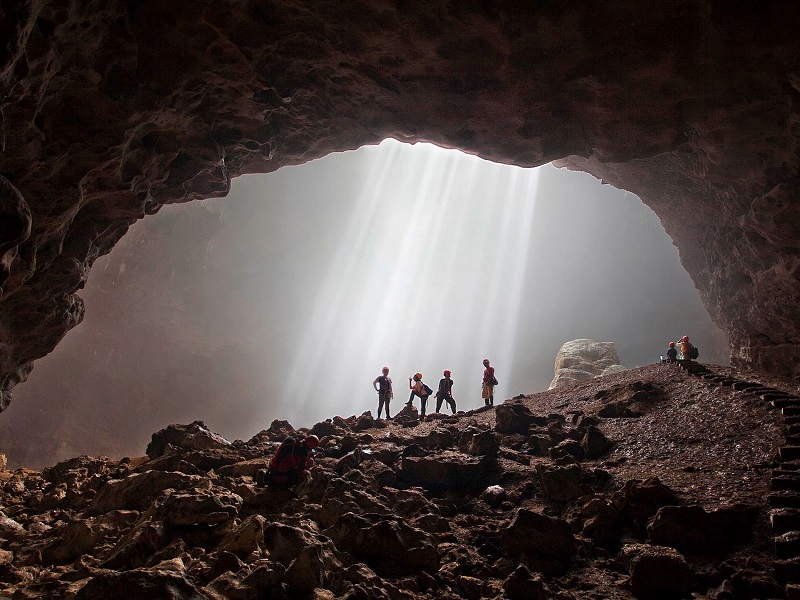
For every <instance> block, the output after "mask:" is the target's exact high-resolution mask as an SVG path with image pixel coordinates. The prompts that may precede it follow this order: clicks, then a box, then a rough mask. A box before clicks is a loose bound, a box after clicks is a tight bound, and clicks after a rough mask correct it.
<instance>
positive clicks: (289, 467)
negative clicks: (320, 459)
mask: <svg viewBox="0 0 800 600" xmlns="http://www.w3.org/2000/svg"><path fill="white" fill-rule="evenodd" d="M317 446H319V438H318V437H317V436H315V435H309V436H307V437H302V436H291V435H290V436H289V437H287V438H286V439H285V440H283V442H281V445H280V446H278V451H277V452H276V453H275V455H274V456H273V457H272V460H270V462H269V471H268V472H267V483H269V484H270V485H279V486H284V487H291V486H293V485H295V484H297V483H300V482H301V481H303V480H304V479H305V478H306V477H308V476H309V475H310V472H309V469H311V467H312V466H314V458H313V456H314V449H315V448H316V447H317Z"/></svg>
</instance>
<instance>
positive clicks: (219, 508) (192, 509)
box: [163, 486, 242, 527]
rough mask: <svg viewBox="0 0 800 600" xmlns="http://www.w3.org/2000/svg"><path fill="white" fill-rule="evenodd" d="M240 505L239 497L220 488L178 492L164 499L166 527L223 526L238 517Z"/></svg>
mask: <svg viewBox="0 0 800 600" xmlns="http://www.w3.org/2000/svg"><path fill="white" fill-rule="evenodd" d="M241 506H242V499H241V497H240V496H238V495H236V494H234V493H233V492H230V491H228V490H227V489H225V488H221V487H218V486H213V487H211V488H209V489H199V488H195V489H190V490H183V491H175V492H172V493H171V494H170V495H169V496H167V497H166V498H165V499H164V505H163V511H164V524H165V525H167V526H168V527H185V526H187V525H201V524H203V525H212V524H217V523H223V522H225V521H230V520H231V519H233V518H234V517H236V515H237V514H239V509H240V508H241Z"/></svg>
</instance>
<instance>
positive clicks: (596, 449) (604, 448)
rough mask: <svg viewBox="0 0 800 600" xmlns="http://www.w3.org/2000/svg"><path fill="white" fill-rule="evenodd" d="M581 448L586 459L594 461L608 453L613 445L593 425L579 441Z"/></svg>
mask: <svg viewBox="0 0 800 600" xmlns="http://www.w3.org/2000/svg"><path fill="white" fill-rule="evenodd" d="M581 447H582V448H583V451H584V454H585V456H586V458H589V459H594V458H600V457H601V456H603V455H604V454H606V453H608V452H609V451H610V450H611V449H612V448H613V447H614V443H613V442H612V441H610V440H609V439H608V438H607V437H606V436H605V434H604V433H603V432H602V431H600V429H598V428H597V427H595V426H594V425H589V426H588V427H587V428H586V433H585V434H584V436H583V439H582V440H581Z"/></svg>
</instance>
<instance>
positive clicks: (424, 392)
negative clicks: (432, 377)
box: [406, 373, 433, 421]
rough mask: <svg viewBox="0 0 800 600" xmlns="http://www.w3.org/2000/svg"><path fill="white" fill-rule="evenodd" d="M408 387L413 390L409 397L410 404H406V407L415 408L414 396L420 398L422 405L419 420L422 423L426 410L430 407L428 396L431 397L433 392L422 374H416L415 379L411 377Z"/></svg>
mask: <svg viewBox="0 0 800 600" xmlns="http://www.w3.org/2000/svg"><path fill="white" fill-rule="evenodd" d="M408 387H409V389H410V390H411V394H410V395H409V397H408V402H406V406H413V405H414V396H417V397H419V404H420V411H419V419H420V421H421V420H422V419H424V418H425V408H426V406H427V405H428V396H430V395H431V393H432V392H433V390H432V389H431V388H429V387H428V386H427V385H426V384H425V383H424V382H423V381H422V373H414V376H413V377H409V378H408Z"/></svg>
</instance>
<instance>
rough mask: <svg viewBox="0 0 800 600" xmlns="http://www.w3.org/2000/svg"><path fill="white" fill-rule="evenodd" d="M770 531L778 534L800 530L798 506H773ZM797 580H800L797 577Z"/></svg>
mask: <svg viewBox="0 0 800 600" xmlns="http://www.w3.org/2000/svg"><path fill="white" fill-rule="evenodd" d="M769 520H770V524H771V525H772V533H774V534H776V535H780V534H782V533H786V532H788V531H798V530H800V508H775V509H772V510H771V511H770V515H769ZM797 581H800V579H798V580H797Z"/></svg>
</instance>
